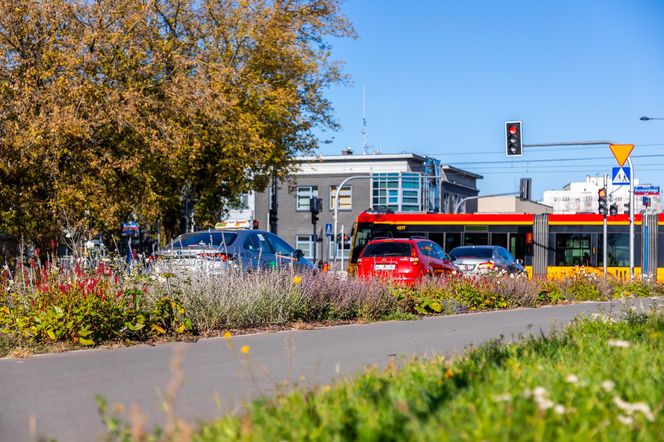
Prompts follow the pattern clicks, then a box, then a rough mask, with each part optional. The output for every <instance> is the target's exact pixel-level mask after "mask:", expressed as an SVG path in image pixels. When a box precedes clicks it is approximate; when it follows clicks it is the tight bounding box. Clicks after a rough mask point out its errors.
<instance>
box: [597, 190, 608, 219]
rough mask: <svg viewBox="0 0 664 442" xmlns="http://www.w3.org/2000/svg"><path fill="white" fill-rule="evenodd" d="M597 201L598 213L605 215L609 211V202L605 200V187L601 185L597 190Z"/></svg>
mask: <svg viewBox="0 0 664 442" xmlns="http://www.w3.org/2000/svg"><path fill="white" fill-rule="evenodd" d="M597 203H598V205H599V209H598V211H599V214H600V215H604V216H606V215H607V214H608V212H609V203H608V201H607V200H606V188H605V187H602V188H601V189H599V190H598V191H597Z"/></svg>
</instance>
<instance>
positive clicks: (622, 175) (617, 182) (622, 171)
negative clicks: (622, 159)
mask: <svg viewBox="0 0 664 442" xmlns="http://www.w3.org/2000/svg"><path fill="white" fill-rule="evenodd" d="M612 172H613V173H612V174H611V177H612V178H611V183H612V184H613V185H614V186H629V182H630V180H631V177H632V173H631V172H632V171H631V170H630V168H629V167H626V166H620V167H614V168H613V171H612Z"/></svg>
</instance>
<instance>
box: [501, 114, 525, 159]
mask: <svg viewBox="0 0 664 442" xmlns="http://www.w3.org/2000/svg"><path fill="white" fill-rule="evenodd" d="M521 138H522V134H521V122H520V121H508V122H506V123H505V153H506V154H507V156H508V157H520V156H523V141H522V139H521Z"/></svg>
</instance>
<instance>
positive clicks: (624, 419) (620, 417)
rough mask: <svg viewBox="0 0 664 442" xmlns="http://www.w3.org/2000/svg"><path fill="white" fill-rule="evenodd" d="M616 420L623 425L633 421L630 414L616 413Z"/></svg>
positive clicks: (630, 423)
mask: <svg viewBox="0 0 664 442" xmlns="http://www.w3.org/2000/svg"><path fill="white" fill-rule="evenodd" d="M618 422H620V423H621V424H625V425H632V423H634V418H632V417H631V416H623V415H622V414H620V415H618Z"/></svg>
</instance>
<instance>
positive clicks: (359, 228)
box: [351, 223, 371, 263]
mask: <svg viewBox="0 0 664 442" xmlns="http://www.w3.org/2000/svg"><path fill="white" fill-rule="evenodd" d="M354 228H355V243H354V244H353V253H352V255H351V262H353V263H355V262H357V257H358V256H360V252H362V249H363V248H364V246H365V245H366V244H367V242H369V239H370V236H371V225H370V224H364V223H362V224H356V225H355V226H354Z"/></svg>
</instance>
